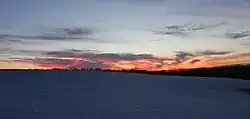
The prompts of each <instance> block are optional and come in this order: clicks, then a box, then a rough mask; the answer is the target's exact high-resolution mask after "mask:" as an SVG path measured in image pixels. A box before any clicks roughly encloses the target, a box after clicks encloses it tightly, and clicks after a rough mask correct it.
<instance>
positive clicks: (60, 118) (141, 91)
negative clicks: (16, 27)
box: [0, 71, 250, 119]
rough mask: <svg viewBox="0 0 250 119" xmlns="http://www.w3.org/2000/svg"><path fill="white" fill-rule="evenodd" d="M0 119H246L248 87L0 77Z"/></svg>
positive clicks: (181, 80)
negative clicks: (245, 90) (246, 90)
mask: <svg viewBox="0 0 250 119" xmlns="http://www.w3.org/2000/svg"><path fill="white" fill-rule="evenodd" d="M0 79H1V80H0V119H250V94H248V93H246V92H243V91H242V92H241V91H238V90H240V89H246V88H250V82H249V81H244V80H238V79H237V80H235V79H217V78H197V77H178V76H156V75H145V74H131V73H114V72H109V73H107V72H87V71H67V72H66V71H54V72H42V71H35V72H28V71H27V72H25V71H16V72H11V71H8V72H0Z"/></svg>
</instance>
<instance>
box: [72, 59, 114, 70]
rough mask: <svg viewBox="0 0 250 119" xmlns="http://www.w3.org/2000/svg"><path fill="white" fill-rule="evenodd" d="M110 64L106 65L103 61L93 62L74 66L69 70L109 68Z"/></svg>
mask: <svg viewBox="0 0 250 119" xmlns="http://www.w3.org/2000/svg"><path fill="white" fill-rule="evenodd" d="M110 67H111V65H110V64H106V63H105V62H103V61H94V62H88V61H86V62H82V63H80V64H77V65H74V66H72V67H69V68H90V69H96V68H102V69H103V68H110Z"/></svg>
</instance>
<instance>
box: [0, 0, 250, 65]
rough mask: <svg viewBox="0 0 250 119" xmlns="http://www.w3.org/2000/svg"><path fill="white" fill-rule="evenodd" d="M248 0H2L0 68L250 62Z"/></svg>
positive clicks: (249, 7)
mask: <svg viewBox="0 0 250 119" xmlns="http://www.w3.org/2000/svg"><path fill="white" fill-rule="evenodd" d="M249 13H250V1H249V0H185V1H183V0H1V1H0V15H1V17H0V69H27V68H28V69H30V68H32V69H33V68H34V69H37V68H43V69H51V68H104V69H121V68H122V69H123V68H125V69H134V68H136V69H146V70H168V69H180V68H199V67H215V66H223V65H233V64H248V63H250V14H249Z"/></svg>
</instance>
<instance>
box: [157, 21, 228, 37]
mask: <svg viewBox="0 0 250 119" xmlns="http://www.w3.org/2000/svg"><path fill="white" fill-rule="evenodd" d="M226 24H227V22H225V21H223V22H220V23H218V24H197V25H196V24H191V23H188V24H183V25H169V26H165V27H164V29H163V30H161V31H153V32H154V33H155V34H161V35H172V36H189V34H190V33H193V32H197V31H204V30H211V29H214V28H217V27H220V26H222V25H226Z"/></svg>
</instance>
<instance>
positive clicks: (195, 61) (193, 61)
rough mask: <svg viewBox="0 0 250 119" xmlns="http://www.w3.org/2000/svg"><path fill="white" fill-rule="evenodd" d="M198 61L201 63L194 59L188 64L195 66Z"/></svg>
mask: <svg viewBox="0 0 250 119" xmlns="http://www.w3.org/2000/svg"><path fill="white" fill-rule="evenodd" d="M200 61H201V60H199V59H194V60H192V61H190V62H189V63H190V64H195V63H197V62H200Z"/></svg>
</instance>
